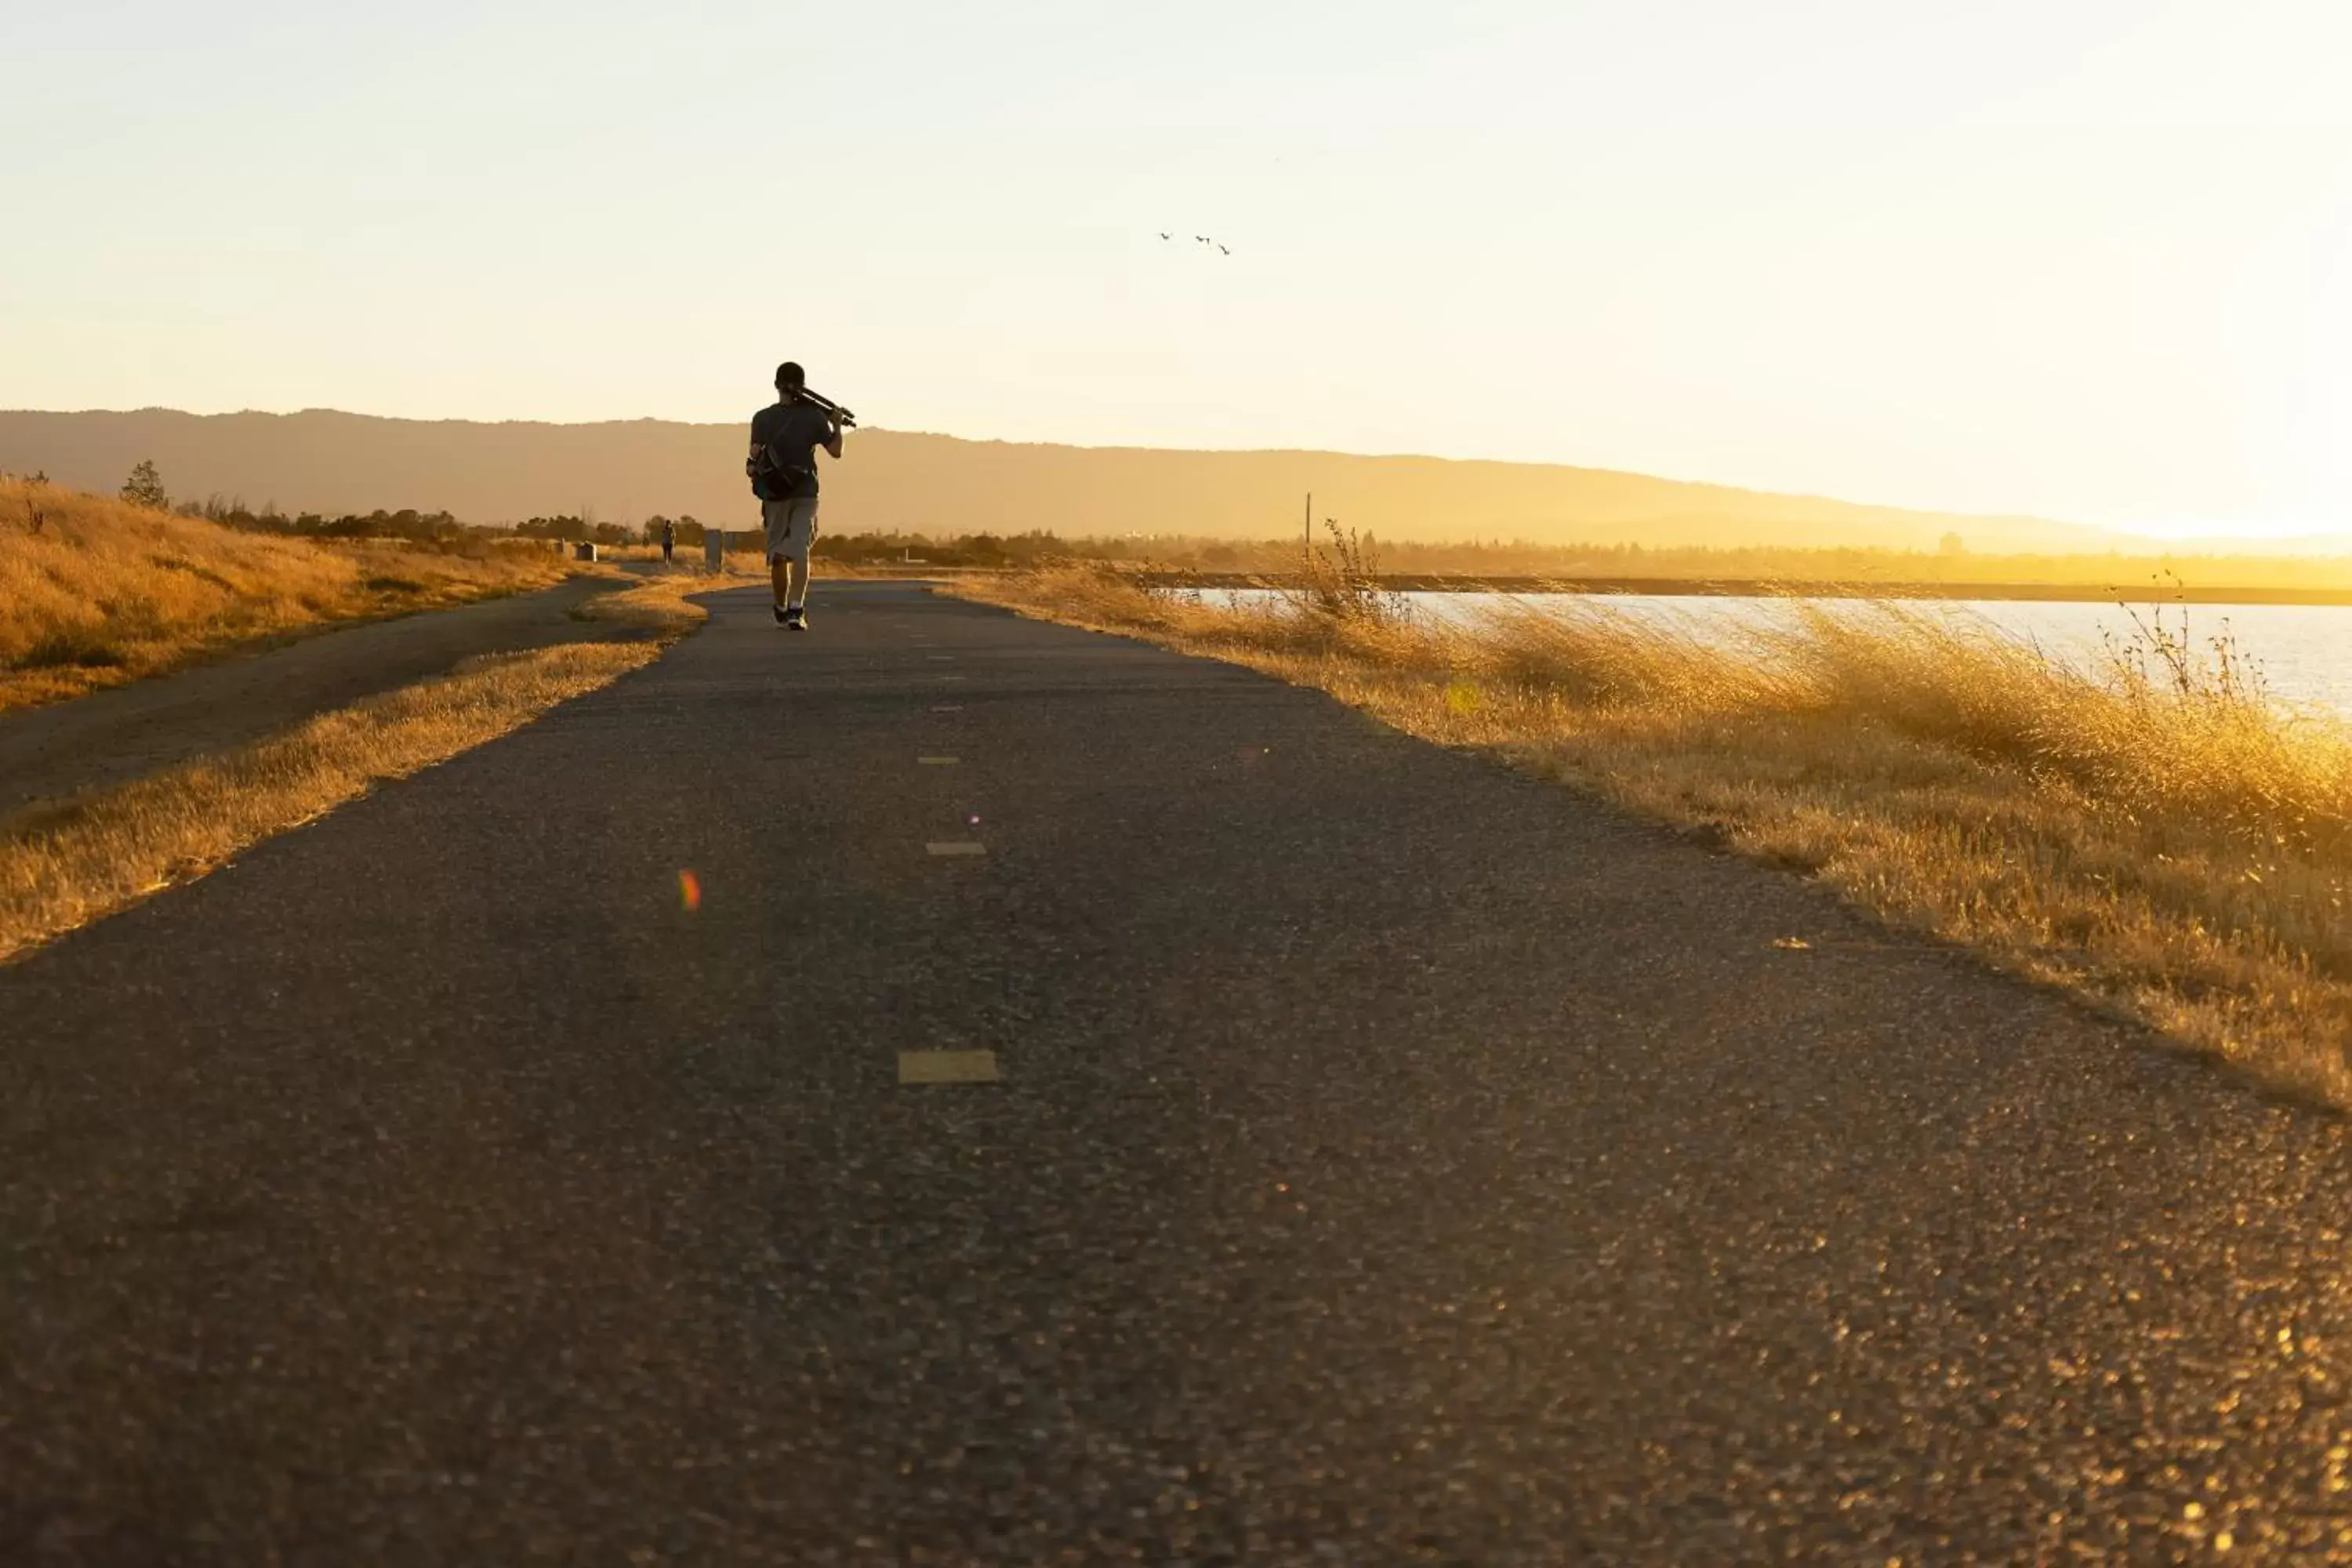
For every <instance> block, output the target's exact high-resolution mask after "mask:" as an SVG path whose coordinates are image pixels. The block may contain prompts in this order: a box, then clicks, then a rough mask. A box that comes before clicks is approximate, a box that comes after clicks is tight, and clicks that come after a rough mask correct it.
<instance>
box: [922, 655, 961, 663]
mask: <svg viewBox="0 0 2352 1568" xmlns="http://www.w3.org/2000/svg"><path fill="white" fill-rule="evenodd" d="M923 657H924V658H928V659H929V660H930V661H931V662H932V663H933V664H953V663H954V662H955V655H953V654H951V653H927V654H925V655H924V656H923Z"/></svg>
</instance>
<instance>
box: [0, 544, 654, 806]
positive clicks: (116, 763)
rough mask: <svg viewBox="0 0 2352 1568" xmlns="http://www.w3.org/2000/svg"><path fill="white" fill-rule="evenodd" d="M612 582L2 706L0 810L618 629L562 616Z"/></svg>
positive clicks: (621, 632)
mask: <svg viewBox="0 0 2352 1568" xmlns="http://www.w3.org/2000/svg"><path fill="white" fill-rule="evenodd" d="M616 586H618V584H615V583H614V581H613V580H612V579H611V578H608V577H585V576H583V577H573V578H571V579H569V580H568V581H565V582H563V583H560V584H556V585H555V586H554V587H552V588H541V589H538V590H536V591H534V592H531V593H527V594H510V595H505V596H503V597H500V598H496V599H488V600H484V601H483V602H481V603H479V604H473V605H461V606H459V607H458V608H457V609H451V610H425V611H420V612H419V613H417V614H415V615H413V616H395V617H393V618H391V619H388V620H381V621H369V622H365V623H363V624H362V625H359V626H345V627H342V628H340V629H337V630H331V631H322V632H318V633H315V634H312V635H310V636H307V637H300V638H299V639H297V640H296V641H294V642H291V643H288V644H285V645H283V646H280V647H273V648H268V649H265V650H263V651H261V652H258V653H246V654H233V655H230V656H228V657H226V658H222V659H220V660H218V661H217V662H215V663H211V664H202V665H198V666H196V667H195V668H193V669H184V670H182V671H180V672H179V673H177V674H174V675H158V676H153V677H151V678H149V679H145V680H140V681H134V682H132V683H131V685H129V686H118V687H114V688H112V689H109V690H105V691H93V692H91V693H90V694H89V695H88V696H86V697H77V698H73V699H72V700H68V701H64V702H53V703H50V704H48V705H47V706H46V707H41V708H26V709H22V710H16V711H14V712H8V713H0V816H5V815H6V814H8V813H9V812H12V811H15V810H16V809H17V808H19V807H21V806H25V805H32V804H33V803H35V802H36V801H40V800H54V799H58V798H61V797H63V796H65V795H71V794H73V793H74V792H75V791H76V790H82V789H90V788H96V787H100V786H103V785H107V784H124V783H128V782H129V781H131V780H132V779H136V778H143V777H145V776H146V775H147V774H149V773H154V772H156V771H157V770H159V769H162V768H165V767H169V766H171V765H172V764H173V763H179V762H184V761H186V760H187V759H188V758H190V757H195V756H202V755H205V754H206V753H208V752H221V751H226V750H228V749H229V748H230V747H233V746H239V745H243V744H244V743H246V742H248V741H256V740H259V739H260V738H261V737H262V736H264V735H268V734H271V733H273V732H275V731H279V730H283V729H285V728H287V727H288V726H289V725H292V724H297V723H299V722H300V721H303V720H305V719H308V718H309V717H310V716H311V715H312V714H314V713H322V712H325V711H327V710H330V709H334V708H341V707H345V706H347V705H349V704H351V703H353V702H357V701H359V700H361V699H362V698H364V697H373V696H374V695H375V694H376V693H377V692H380V691H389V690H391V689H393V688H394V687H396V686H405V685H407V684H408V683H409V682H411V681H414V680H422V679H425V678H426V677H427V676H434V675H442V674H446V672H447V671H448V670H449V668H451V667H452V666H454V665H455V664H457V662H458V661H459V660H460V659H465V658H472V657H473V656H474V655H476V654H482V653H507V652H511V651H514V650H517V649H520V648H530V647H548V646H550V645H551V644H554V643H561V642H579V641H582V640H583V639H586V638H589V637H615V636H625V635H628V634H627V632H626V631H625V628H620V627H616V626H613V625H612V624H611V623H609V622H606V623H598V622H591V621H583V620H580V619H578V618H576V617H575V616H573V615H572V611H574V610H576V609H578V608H579V607H580V605H583V604H584V603H585V602H586V601H588V600H589V599H592V598H594V597H595V596H596V595H599V594H609V593H612V592H613V591H614V588H615V587H616Z"/></svg>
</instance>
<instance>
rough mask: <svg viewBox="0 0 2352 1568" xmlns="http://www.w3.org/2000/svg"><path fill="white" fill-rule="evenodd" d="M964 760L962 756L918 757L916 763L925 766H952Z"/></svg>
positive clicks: (918, 765)
mask: <svg viewBox="0 0 2352 1568" xmlns="http://www.w3.org/2000/svg"><path fill="white" fill-rule="evenodd" d="M961 761H963V759H962V758H961V757H917V758H916V759H915V765H916V766H917V767H924V768H951V767H953V766H955V765H956V764H957V763H960V762H961Z"/></svg>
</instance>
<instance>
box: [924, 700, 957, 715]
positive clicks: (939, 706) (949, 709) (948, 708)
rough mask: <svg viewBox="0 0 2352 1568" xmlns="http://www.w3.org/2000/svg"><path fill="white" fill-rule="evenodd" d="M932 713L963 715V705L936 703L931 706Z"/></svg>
mask: <svg viewBox="0 0 2352 1568" xmlns="http://www.w3.org/2000/svg"><path fill="white" fill-rule="evenodd" d="M931 711H932V712H934V713H961V712H962V711H963V704H962V703H961V702H934V703H932V704H931Z"/></svg>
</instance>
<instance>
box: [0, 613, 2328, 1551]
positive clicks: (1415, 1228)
mask: <svg viewBox="0 0 2352 1568" xmlns="http://www.w3.org/2000/svg"><path fill="white" fill-rule="evenodd" d="M712 603H713V609H714V614H713V617H712V619H711V621H710V623H709V626H707V627H706V628H705V629H704V630H703V631H702V632H701V633H699V634H698V635H697V636H695V637H691V638H689V639H688V641H686V642H685V643H683V644H681V645H679V646H678V647H677V648H675V649H673V650H672V651H671V652H670V653H669V655H668V656H667V657H666V658H664V659H663V660H661V661H660V662H659V663H657V664H656V665H654V666H652V667H650V668H648V669H646V670H645V671H643V672H641V673H638V674H635V675H632V676H629V677H626V678H625V679H623V680H621V681H620V682H618V683H617V684H615V685H614V686H612V687H610V688H607V689H604V690H603V691H601V692H598V693H595V694H593V695H591V696H588V697H585V698H583V699H581V700H577V701H574V702H572V703H568V704H566V705H564V706H563V707H562V708H559V709H557V710H554V711H553V712H551V714H550V715H549V716H548V717H547V718H545V719H544V720H542V721H540V722H538V723H536V724H534V725H532V726H530V728H528V729H525V730H523V731H519V732H517V733H515V734H513V735H511V736H509V737H508V738H506V739H503V740H500V741H499V742H494V743H492V744H489V745H488V746H485V747H482V748H481V749H479V750H478V751H475V752H469V753H467V754H466V755H464V756H461V757H459V758H457V759H456V760H454V761H452V762H450V763H446V764H445V765H442V766H440V767H437V768H434V769H432V770H429V771H428V772H426V773H422V774H419V775H417V776H416V777H415V778H413V779H411V780H409V781H407V782H405V783H403V784H398V785H395V786H392V787H388V788H385V789H383V790H382V791H380V792H378V793H376V794H374V795H371V796H369V797H367V798H365V799H363V800H362V801H360V802H357V803H355V804H353V805H350V806H347V807H345V808H343V809H341V810H340V811H337V812H335V813H334V814H332V815H331V816H328V817H326V818H324V819H322V820H320V821H319V822H316V823H314V824H312V825H310V826H307V827H304V828H301V829H299V830H297V831H295V832H293V833H290V834H288V835H285V836H284V837H279V838H277V839H274V840H271V841H270V842H268V843H267V844H264V845H262V846H260V847H257V848H256V849H255V850H253V851H252V852H250V853H248V854H247V856H245V857H244V858H243V859H242V860H241V861H240V862H238V863H237V864H236V865H234V866H232V867H231V868H227V869H226V870H224V871H222V872H220V873H218V874H215V875H214V876H212V877H210V878H208V879H205V880H203V881H201V882H198V883H196V884H194V885H193V886H190V887H187V888H185V889H177V890H174V891H173V892H170V893H168V894H165V895H163V896H162V897H159V898H157V899H156V900H153V901H152V902H150V903H148V904H145V905H143V906H142V907H140V908H138V909H136V910H131V912H129V913H127V914H124V915H122V916H120V917H118V918H115V919H112V920H110V921H104V922H102V923H100V924H99V925H97V926H94V927H91V928H89V929H88V930H85V931H80V932H79V933H76V934H74V935H72V936H70V937H68V938H66V939H64V940H62V941H60V942H57V943H56V944H54V945H52V946H50V947H48V948H47V949H44V950H42V951H40V952H37V953H36V954H34V955H33V956H31V957H30V958H28V959H27V960H26V961H24V962H21V963H16V964H14V965H12V966H10V967H8V968H6V969H5V970H0V1074H5V1084H6V1089H5V1094H0V1561H7V1562H20V1561H28V1560H29V1561H33V1562H37V1563H48V1562H58V1563H126V1564H127V1563H183V1562H184V1563H259V1562H279V1563H320V1564H326V1563H531V1562H548V1563H587V1562H597V1563H604V1562H614V1563H618V1562H688V1563H737V1562H740V1563H1090V1564H1091V1563H1112V1562H1124V1561H1138V1562H1152V1563H1196V1564H1205V1563H1244V1562H1245V1563H1479V1564H1517V1563H1528V1564H1534V1563H1562V1562H1574V1561H1585V1560H1591V1561H1606V1562H1626V1563H1695V1564H1721V1563H1744V1562H1766V1561H1782V1560H1785V1561H1797V1562H1806V1563H1887V1562H1890V1561H1897V1560H1899V1561H1901V1562H1903V1563H1962V1562H1983V1563H2021V1562H2036V1561H2066V1560H2071V1558H2072V1557H2073V1555H2074V1554H2075V1553H2080V1554H2083V1555H2085V1556H2089V1557H2095V1558H2096V1557H2104V1558H2105V1559H2107V1560H2111V1561H2123V1560H2129V1561H2134V1562H2165V1561H2175V1560H2178V1561H2202V1560H2206V1559H2208V1558H2210V1557H2211V1556H2212V1555H2213V1553H2214V1552H2215V1551H2216V1550H2217V1549H2222V1548H2227V1549H2229V1550H2231V1553H2232V1555H2231V1560H2232V1561H2263V1560H2266V1559H2268V1560H2280V1561H2284V1560H2290V1559H2291V1560H2294V1561H2301V1562H2318V1561H2337V1560H2341V1561H2347V1562H2352V1545H2347V1544H2346V1542H2352V1505H2347V1502H2346V1497H2347V1493H2346V1492H2345V1490H2344V1487H2345V1485H2346V1477H2345V1470H2346V1456H2347V1445H2352V1415H2347V1406H2346V1405H2345V1404H2344V1403H2343V1402H2344V1399H2345V1392H2346V1388H2347V1381H2346V1380H2347V1376H2352V1366H2347V1358H2352V1306H2347V1300H2352V1299H2348V1298H2347V1288H2346V1279H2345V1247H2344V1237H2343V1229H2342V1226H2343V1223H2344V1217H2345V1215H2347V1213H2352V1203H2348V1202H2347V1200H2352V1159H2347V1150H2346V1146H2345V1138H2344V1126H2343V1123H2342V1122H2341V1121H2338V1120H2336V1119H2335V1118H2333V1117H2330V1116H2327V1115H2324V1114H2321V1113H2317V1112H2315V1111H2311V1110H2305V1109H2301V1108H2298V1107H2296V1106H2294V1105H2290V1104H2284V1103H2280V1102H2276V1101H2272V1100H2264V1099H2262V1098H2259V1097H2257V1096H2255V1095H2253V1094H2252V1093H2249V1092H2248V1091H2246V1090H2245V1089H2242V1088H2241V1087H2238V1086H2237V1085H2235V1084H2233V1083H2232V1082H2231V1081H2230V1080H2229V1079H2226V1078H2224V1077H2223V1076H2221V1075H2220V1074H2218V1073H2216V1072H2214V1071H2212V1070H2210V1069H2209V1068H2205V1067H2203V1066H2201V1065H2199V1064H2198V1063H2196V1062H2194V1061H2192V1060H2189V1059H2187V1058H2181V1057H2179V1056H2177V1055H2174V1054H2171V1053H2168V1052H2167V1051H2165V1050H2163V1049H2161V1048H2158V1047H2156V1046H2155V1045H2153V1044H2152V1043H2151V1042H2149V1041H2147V1039H2145V1038H2144V1037H2140V1036H2137V1035H2135V1034H2132V1033H2130V1032H2128V1031H2126V1030H2124V1029H2122V1028H2120V1027H2118V1026H2113V1025H2110V1024H2107V1023H2105V1022H2102V1021H2099V1020H2097V1019H2095V1018H2093V1017H2091V1016H2087V1015H2085V1014H2084V1013H2083V1012H2081V1011H2079V1010H2077V1009H2075V1008H2074V1007H2072V1006H2070V1005H2067V1004H2065V1003H2063V1001H2061V1000H2060V999H2058V998H2056V997H2053V996H2052V995H2048V994H2042V993H2039V992H2036V991H2034V990H2032V989H2029V988H2027V987H2025V986H2023V985H2021V984H2015V983H2012V982H2010V981H2007V980H2004V979H2001V978H2000V977H1997V976H1993V975H1990V974H1989V973H1985V972H1983V971H1981V970H1980V969H1979V968H1977V967H1976V966H1974V965H1973V964H1972V963H1969V961H1968V960H1966V959H1965V958H1964V957H1962V956H1959V955H1958V954H1955V953H1952V952H1946V951H1943V950H1940V949H1937V948H1935V947H1932V946H1928V945H1925V944H1920V943H1916V942H1909V941H1906V940H1904V939H1901V938H1898V937H1892V936H1889V935H1887V934H1885V933H1884V932H1883V931H1878V930H1876V929H1874V928H1873V927H1871V926H1869V925H1867V924H1866V923H1864V922H1863V921H1860V920H1859V919H1857V918H1855V917H1853V916H1852V915H1850V914H1848V913H1846V912H1845V911H1843V910H1842V909H1841V908H1840V907H1839V906H1837V905H1836V904H1834V903H1833V902H1832V901H1831V900H1828V899H1827V898H1825V897H1824V896H1822V894H1821V893H1820V892H1819V891H1818V890H1817V889H1812V888H1811V887H1809V886H1807V885H1806V884H1804V883H1802V882H1801V881H1799V880H1796V879H1790V878H1787V877H1784V876H1780V875H1778V874H1775V873H1772V872H1770V871H1769V870H1765V869H1762V868H1758V867H1756V866H1753V865H1749V864H1747V863H1744V862H1741V861H1738V860H1735V859H1732V858H1727V857H1724V856H1720V855H1717V854H1713V853H1710V852H1708V851H1707V850H1706V848H1705V847H1702V846H1699V845H1696V844H1694V843H1690V842H1686V841H1683V840H1679V839H1677V838H1675V837H1673V836H1672V835H1670V834H1668V833H1665V832H1664V831H1662V830H1659V829H1656V828H1654V827H1651V826H1643V825H1642V824H1639V823H1635V822H1632V821H1629V820H1626V819H1624V818H1622V817H1620V816H1614V815H1612V814H1611V813H1610V812H1608V811H1606V810H1603V809H1601V808H1600V807H1598V806H1596V805H1593V804H1591V803H1590V802H1588V801H1586V800H1583V799H1581V798H1580V797H1578V796H1576V795H1571V794H1569V793H1567V792H1564V791H1561V790H1559V789H1558V788H1555V787H1553V786H1550V785H1547V784H1541V783H1538V782H1537V781H1534V780H1532V779H1528V778H1525V777H1521V776H1518V775H1516V774H1513V773H1509V772H1507V771H1505V770H1503V769H1501V768H1498V767H1496V766H1493V765H1491V764H1489V763H1486V762H1484V761H1482V760H1480V759H1478V758H1475V757H1473V756H1469V755H1465V754H1457V753H1453V752H1446V751H1444V750H1440V749H1438V748H1434V747H1432V746H1429V745H1425V744H1423V743H1421V742H1414V741H1412V740H1409V739H1406V738H1404V737H1402V736H1400V735H1398V734H1396V733H1394V732H1391V731H1385V730H1382V729H1381V728H1379V727H1377V726H1376V725H1374V724H1373V723H1371V722H1370V721H1368V720H1366V719H1365V718H1363V717H1362V716H1360V715H1359V714H1356V713H1353V712H1350V711H1349V710H1346V709H1343V708H1341V707H1340V706H1339V705H1338V704H1337V703H1335V702H1333V701H1331V700H1329V699H1328V698H1326V697H1324V696H1322V695H1320V694H1319V693H1316V692H1312V691H1307V690H1302V689H1293V688H1287V687H1284V686H1281V685H1278V684H1276V683H1274V682H1272V681H1269V680H1265V679H1261V678H1258V677H1256V676H1254V675H1251V674H1248V673H1246V672H1244V671H1242V670H1239V669H1236V668H1232V667H1229V666H1223V665H1218V664H1213V663H1209V662H1204V661H1194V660H1188V659H1185V658H1180V657H1178V656H1175V655H1172V654H1170V653H1166V652H1163V651H1160V650H1156V649H1152V648H1149V647H1143V646H1141V645H1139V644H1135V643H1130V642H1126V641H1122V640H1118V639H1115V638H1108V637H1097V636H1093V635H1089V634H1087V633H1083V632H1079V631H1076V630H1073V629H1070V628H1067V627H1062V626H1052V625H1047V624H1043V623H1037V622H1029V621H1022V620H1018V619H1015V618H1013V616H1009V615H1006V614H1004V613H1003V612H1000V611H996V610H992V609H989V608H985V607H982V606H979V605H970V604H964V603H961V602H958V601H954V600H950V599H944V598H937V597H932V596H930V595H928V594H927V593H925V592H924V591H923V590H922V589H920V588H917V587H909V586H901V585H898V584H849V585H821V591H820V595H819V596H818V598H817V600H816V601H815V605H814V630H813V631H812V632H811V633H809V634H807V635H806V636H796V635H793V634H790V633H787V632H785V631H783V630H782V629H781V628H779V627H777V626H774V625H773V624H772V622H771V621H770V619H769V616H768V610H767V605H766V604H765V602H764V596H763V595H760V594H758V593H757V592H756V591H754V592H748V593H734V594H729V595H722V596H719V597H718V598H716V599H715V600H714V601H712ZM944 756H953V757H954V758H955V759H956V761H955V763H952V764H947V763H938V762H932V763H919V761H918V759H919V758H922V757H930V758H939V757H944ZM934 842H972V843H978V844H980V845H982V848H983V851H984V852H983V853H981V854H978V855H960V856H953V857H940V856H934V855H932V854H929V852H928V851H927V845H929V844H930V843H934ZM682 871H691V872H692V873H694V886H695V888H696V889H698V898H696V899H693V900H688V898H686V897H685V896H684V895H683V892H682V889H683V888H684V886H685V884H684V883H683V882H682V880H681V877H680V873H681V872H682ZM689 902H691V903H693V904H694V906H695V907H693V908H691V909H689V908H688V903H689ZM1789 938H1798V939H1801V940H1803V941H1804V942H1809V943H1810V944H1811V945H1810V946H1809V947H1806V948H1802V949H1798V948H1791V947H1784V946H1777V945H1775V944H1776V942H1780V941H1783V940H1785V939H1789ZM977 1049H985V1050H991V1051H993V1052H994V1053H995V1060H996V1063H997V1065H998V1067H999V1068H1000V1071H1001V1081H1000V1082H997V1083H994V1084H970V1083H951V1084H941V1085H931V1086H918V1087H906V1086H902V1085H901V1084H900V1083H899V1082H898V1073H897V1059H898V1053H899V1052H901V1051H908V1050H977Z"/></svg>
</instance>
